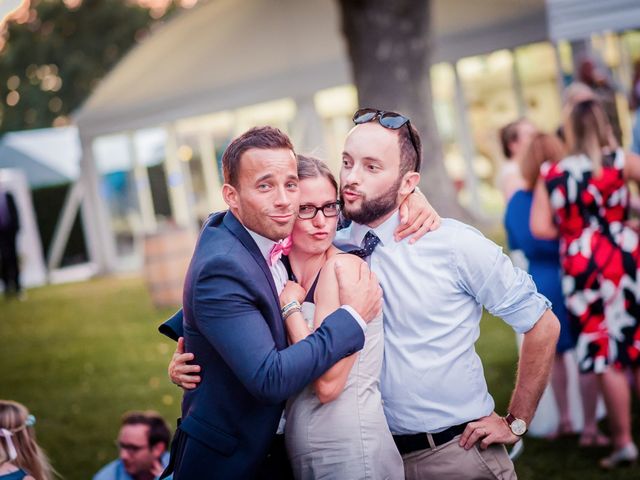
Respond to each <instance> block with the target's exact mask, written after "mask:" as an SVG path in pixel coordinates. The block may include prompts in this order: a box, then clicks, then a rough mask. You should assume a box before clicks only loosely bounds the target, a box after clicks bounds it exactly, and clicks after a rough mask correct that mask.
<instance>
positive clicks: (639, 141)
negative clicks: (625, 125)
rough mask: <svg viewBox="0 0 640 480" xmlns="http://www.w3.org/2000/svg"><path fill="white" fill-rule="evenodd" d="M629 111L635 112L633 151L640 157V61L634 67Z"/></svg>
mask: <svg viewBox="0 0 640 480" xmlns="http://www.w3.org/2000/svg"><path fill="white" fill-rule="evenodd" d="M629 109H630V110H631V111H632V112H633V130H632V132H631V133H632V141H631V151H632V152H633V153H637V154H639V155H640V60H638V61H636V63H635V65H634V67H633V80H632V82H631V94H630V95H629Z"/></svg>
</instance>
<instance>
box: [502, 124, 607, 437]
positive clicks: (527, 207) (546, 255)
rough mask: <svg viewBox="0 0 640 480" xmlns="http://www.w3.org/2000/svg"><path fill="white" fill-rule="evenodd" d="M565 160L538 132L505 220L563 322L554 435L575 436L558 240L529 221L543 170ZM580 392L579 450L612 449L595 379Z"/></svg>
mask: <svg viewBox="0 0 640 480" xmlns="http://www.w3.org/2000/svg"><path fill="white" fill-rule="evenodd" d="M564 156H565V150H564V147H563V145H562V143H561V142H560V140H559V139H558V138H557V137H555V136H554V135H550V134H546V133H538V134H537V135H535V136H534V137H533V139H532V140H531V143H530V145H529V148H528V151H527V154H526V155H524V157H523V159H522V163H521V165H520V168H521V171H522V176H523V177H524V180H525V188H524V189H522V190H518V191H517V192H516V193H515V194H514V195H513V196H512V197H511V200H510V201H509V203H508V204H507V209H506V212H505V217H504V225H505V230H506V232H507V240H508V244H509V249H511V250H520V251H522V252H523V253H524V255H525V257H526V258H527V260H528V263H529V267H528V271H529V274H530V275H531V276H532V277H533V281H534V282H535V284H536V286H537V287H538V291H539V292H540V293H542V294H543V295H544V296H546V297H547V298H548V299H549V300H550V301H551V302H552V304H553V313H555V314H556V316H557V317H558V319H559V320H560V338H559V339H558V345H557V346H556V358H555V362H554V366H553V372H552V376H551V386H552V388H553V393H554V398H555V401H556V404H557V407H558V413H559V424H558V429H557V431H556V434H555V435H553V436H561V435H568V434H572V433H573V425H572V422H571V412H570V410H569V400H568V388H567V387H568V384H567V367H568V363H567V356H566V354H567V352H568V351H570V350H572V349H573V348H574V347H575V337H574V334H573V333H572V332H571V329H570V326H569V319H568V317H567V311H566V308H565V299H564V297H563V295H562V285H561V271H560V255H559V244H558V240H540V239H538V238H535V237H534V236H533V234H532V233H531V228H530V226H529V218H530V215H531V205H532V202H533V188H534V186H535V184H536V182H537V180H538V177H539V175H540V169H541V168H545V162H549V163H555V162H558V161H560V160H561V159H562V158H563V157H564ZM580 390H581V396H582V406H583V414H584V428H583V430H582V434H581V437H580V445H581V446H583V447H588V446H604V445H607V444H608V443H609V440H608V438H607V437H605V436H603V435H602V434H601V433H600V432H599V430H598V426H597V423H596V406H597V398H598V387H597V381H596V379H595V376H594V375H592V374H584V375H581V376H580Z"/></svg>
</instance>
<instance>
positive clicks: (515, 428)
mask: <svg viewBox="0 0 640 480" xmlns="http://www.w3.org/2000/svg"><path fill="white" fill-rule="evenodd" d="M509 426H510V427H511V431H512V432H513V433H514V434H515V435H524V434H525V432H526V431H527V424H526V422H525V421H524V420H521V419H519V418H516V419H515V420H514V421H513V422H511V425H509Z"/></svg>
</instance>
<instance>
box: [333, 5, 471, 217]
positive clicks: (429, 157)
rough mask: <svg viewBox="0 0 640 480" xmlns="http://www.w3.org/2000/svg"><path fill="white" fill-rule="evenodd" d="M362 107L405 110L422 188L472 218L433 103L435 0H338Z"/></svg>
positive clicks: (449, 212)
mask: <svg viewBox="0 0 640 480" xmlns="http://www.w3.org/2000/svg"><path fill="white" fill-rule="evenodd" d="M338 3H339V6H340V9H341V13H342V33H343V34H344V37H345V40H346V42H347V50H348V54H349V58H350V60H351V68H352V74H353V80H354V83H355V85H356V87H357V89H358V102H359V105H360V106H361V107H372V108H379V109H381V110H392V111H394V112H398V113H402V114H404V115H407V116H408V117H409V118H410V119H411V123H412V124H413V125H414V126H415V127H416V129H417V130H418V132H420V136H421V138H422V154H423V163H422V171H421V175H422V179H421V181H420V187H421V190H422V191H423V192H424V194H425V195H426V196H427V198H429V201H430V202H431V203H432V204H433V205H434V207H435V208H436V209H437V210H438V212H439V213H440V214H441V215H442V216H452V217H457V218H462V219H467V220H468V219H469V218H470V216H469V213H468V212H467V211H466V210H465V209H463V208H462V207H461V206H460V204H459V203H458V200H457V197H456V193H455V189H454V186H453V182H452V181H451V178H450V177H449V175H448V174H447V171H446V169H445V166H444V161H443V154H442V145H441V143H440V137H439V135H438V128H437V125H436V120H435V116H434V113H433V108H432V95H431V77H430V74H429V70H430V65H431V62H430V59H431V48H432V38H431V35H430V32H431V0H339V2H338Z"/></svg>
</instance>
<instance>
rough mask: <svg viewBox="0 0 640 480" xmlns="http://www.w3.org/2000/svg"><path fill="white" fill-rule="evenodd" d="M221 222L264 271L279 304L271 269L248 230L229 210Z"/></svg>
mask: <svg viewBox="0 0 640 480" xmlns="http://www.w3.org/2000/svg"><path fill="white" fill-rule="evenodd" d="M223 223H224V224H225V226H226V227H227V228H228V229H229V231H230V232H231V233H233V234H234V235H235V236H236V237H237V238H238V240H240V242H241V243H242V245H244V247H245V248H246V249H247V250H248V251H249V253H250V254H251V256H252V257H253V259H254V260H255V261H256V263H257V264H258V265H259V266H260V269H261V270H262V273H264V276H265V277H266V279H267V281H268V282H269V286H270V287H271V291H272V292H273V297H274V299H275V301H276V305H280V299H279V297H278V291H277V290H276V285H275V283H274V282H273V275H272V274H271V270H270V269H269V266H268V265H267V262H266V260H265V259H264V257H263V256H262V252H260V249H259V248H258V245H256V242H254V241H253V238H251V235H249V232H247V229H246V228H245V227H244V226H243V225H242V224H241V223H240V221H239V220H238V219H237V218H236V217H235V216H234V215H233V213H231V212H230V211H227V213H226V214H225V216H224V219H223Z"/></svg>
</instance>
